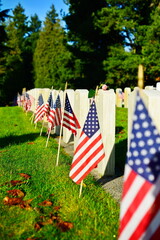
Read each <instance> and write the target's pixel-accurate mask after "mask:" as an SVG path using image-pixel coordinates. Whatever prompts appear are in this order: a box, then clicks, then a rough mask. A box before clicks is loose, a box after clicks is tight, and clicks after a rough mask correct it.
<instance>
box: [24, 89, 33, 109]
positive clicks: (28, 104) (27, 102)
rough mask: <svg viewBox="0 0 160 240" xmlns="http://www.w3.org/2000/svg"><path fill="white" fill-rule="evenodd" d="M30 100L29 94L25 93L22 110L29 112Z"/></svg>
mask: <svg viewBox="0 0 160 240" xmlns="http://www.w3.org/2000/svg"><path fill="white" fill-rule="evenodd" d="M31 105H32V104H31V99H30V96H29V94H28V93H27V92H26V93H25V96H24V110H25V111H27V112H29V111H30V109H31Z"/></svg>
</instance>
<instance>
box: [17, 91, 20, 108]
mask: <svg viewBox="0 0 160 240" xmlns="http://www.w3.org/2000/svg"><path fill="white" fill-rule="evenodd" d="M17 105H18V106H19V107H20V106H21V95H20V94H19V93H18V94H17Z"/></svg>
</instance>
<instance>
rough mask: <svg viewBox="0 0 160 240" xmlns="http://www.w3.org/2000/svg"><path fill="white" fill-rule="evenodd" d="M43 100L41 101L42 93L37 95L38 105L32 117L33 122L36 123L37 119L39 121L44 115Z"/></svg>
mask: <svg viewBox="0 0 160 240" xmlns="http://www.w3.org/2000/svg"><path fill="white" fill-rule="evenodd" d="M44 107H45V105H44V101H43V96H42V94H40V95H39V98H38V105H37V108H36V114H35V119H34V123H37V122H38V121H41V120H42V119H43V117H44V115H45V111H44Z"/></svg>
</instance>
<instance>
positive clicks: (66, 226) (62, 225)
mask: <svg viewBox="0 0 160 240" xmlns="http://www.w3.org/2000/svg"><path fill="white" fill-rule="evenodd" d="M56 225H57V227H58V228H59V229H60V230H61V231H62V232H67V231H69V230H70V229H72V228H73V223H71V222H64V221H62V220H61V221H60V222H58V223H57V224H56Z"/></svg>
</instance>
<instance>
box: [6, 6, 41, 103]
mask: <svg viewBox="0 0 160 240" xmlns="http://www.w3.org/2000/svg"><path fill="white" fill-rule="evenodd" d="M40 25H41V23H40V21H39V20H38V17H37V16H33V17H31V21H29V20H28V17H27V16H26V15H25V10H24V9H23V7H22V6H21V5H20V4H18V5H17V6H16V7H15V9H14V10H13V17H11V18H10V20H9V23H8V24H7V26H6V31H7V37H8V40H7V42H6V46H7V47H8V48H9V49H10V50H9V51H8V52H6V53H5V67H6V71H5V75H4V76H3V81H4V91H5V95H6V101H7V102H11V101H13V99H14V97H15V96H16V95H17V92H20V93H21V91H22V88H24V87H26V88H27V89H30V88H33V87H34V82H33V66H32V62H33V52H34V49H35V42H36V41H37V38H38V31H39V29H40Z"/></svg>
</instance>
